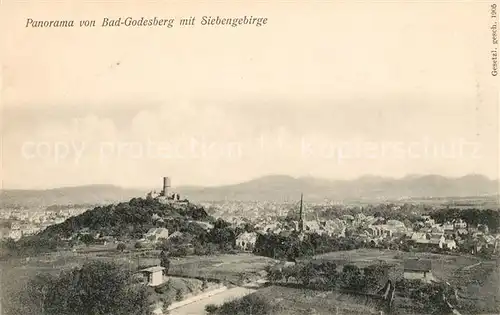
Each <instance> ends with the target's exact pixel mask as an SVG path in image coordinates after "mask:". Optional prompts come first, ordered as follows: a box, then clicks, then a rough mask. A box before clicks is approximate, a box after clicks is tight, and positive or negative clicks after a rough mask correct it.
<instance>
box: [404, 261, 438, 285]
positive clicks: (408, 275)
mask: <svg viewBox="0 0 500 315" xmlns="http://www.w3.org/2000/svg"><path fill="white" fill-rule="evenodd" d="M403 267H404V269H403V270H404V273H403V276H404V278H405V279H408V280H422V281H424V282H428V283H430V282H431V281H432V280H434V276H433V275H432V264H431V261H430V260H427V259H421V260H418V259H407V260H405V261H404V265H403Z"/></svg>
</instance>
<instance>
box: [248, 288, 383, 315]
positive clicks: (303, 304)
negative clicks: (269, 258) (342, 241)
mask: <svg viewBox="0 0 500 315" xmlns="http://www.w3.org/2000/svg"><path fill="white" fill-rule="evenodd" d="M253 294H255V295H260V296H262V297H264V298H265V299H266V300H267V301H269V302H270V304H271V305H273V306H276V308H277V311H275V312H274V313H273V315H298V314H301V315H302V314H325V315H327V314H328V315H332V314H334V315H335V314H338V315H368V314H379V301H376V300H373V299H371V298H368V297H365V296H354V295H347V294H342V293H338V292H322V291H314V290H304V289H296V288H290V287H281V286H270V287H266V288H263V289H260V290H258V291H257V292H255V293H253Z"/></svg>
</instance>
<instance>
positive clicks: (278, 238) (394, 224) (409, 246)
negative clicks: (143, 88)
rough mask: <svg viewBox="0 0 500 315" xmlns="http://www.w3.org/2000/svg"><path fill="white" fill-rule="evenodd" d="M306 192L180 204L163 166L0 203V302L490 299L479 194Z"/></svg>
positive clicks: (42, 308) (270, 305) (486, 231)
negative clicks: (71, 193) (144, 175)
mask: <svg viewBox="0 0 500 315" xmlns="http://www.w3.org/2000/svg"><path fill="white" fill-rule="evenodd" d="M269 180H270V178H267V179H266V181H268V182H269ZM272 180H273V181H274V180H276V178H272ZM279 180H280V181H281V180H283V178H280V179H279ZM247 186H251V185H250V184H248V185H247ZM261 189H265V187H262V188H261ZM310 195H311V194H310V192H309V193H307V194H304V193H297V194H296V195H292V196H287V197H284V198H283V200H282V201H272V200H271V201H267V202H266V201H245V200H243V201H236V200H227V199H224V200H214V201H204V202H193V201H191V200H190V199H189V198H188V197H186V196H184V194H183V193H182V192H181V190H177V189H173V188H172V187H171V181H170V178H169V177H164V178H163V181H162V185H161V189H159V191H156V190H152V191H150V192H146V193H144V194H143V197H141V196H137V197H134V198H132V199H129V200H128V201H122V202H116V203H109V204H97V205H95V206H90V205H88V204H82V205H67V204H66V205H50V206H47V207H45V208H44V209H43V210H41V209H29V208H26V207H18V208H17V209H16V208H12V207H10V208H9V207H5V208H4V209H2V212H1V214H0V215H1V217H0V219H1V224H2V227H1V230H0V231H1V234H0V237H1V238H2V244H3V246H2V248H1V255H2V258H3V260H2V264H3V265H4V267H5V268H4V270H5V272H6V276H5V277H4V279H6V286H5V288H6V289H5V290H2V307H3V311H4V313H5V314H75V315H76V314H91V313H88V311H87V310H88V309H93V308H96V307H97V308H99V309H101V308H102V309H101V310H100V311H96V312H97V313H99V314H111V313H113V314H121V313H120V312H121V311H124V312H125V310H126V311H127V312H130V313H132V314H153V313H155V314H186V315H187V314H228V315H229V314H231V315H233V314H257V313H258V314H290V313H293V314H313V313H314V314H332V313H335V312H337V313H338V314H380V313H383V314H389V313H392V314H446V313H450V314H451V313H457V314H477V313H491V314H493V313H497V312H499V311H500V309H498V306H499V303H497V301H498V300H497V299H498V298H499V297H500V294H497V293H499V292H498V287H499V283H498V276H499V273H498V271H499V270H498V264H497V261H498V258H499V254H498V252H499V250H500V249H499V248H498V247H499V246H498V243H499V241H500V217H499V212H498V211H499V209H498V205H495V203H494V201H493V199H492V198H491V197H490V196H476V197H470V196H469V197H467V198H465V197H461V198H437V199H430V200H429V199H403V200H399V201H378V202H370V201H366V200H358V201H357V202H354V201H351V202H345V201H344V200H342V201H335V200H324V201H323V202H319V201H310V200H308V196H310ZM67 270H73V272H72V273H67V272H66V271H67ZM96 273H99V274H100V275H101V276H100V277H98V278H96V277H92V276H90V275H91V274H96ZM75 277H76V278H75ZM72 279H73V280H72ZM76 279H77V280H76ZM69 283H71V284H69ZM131 288H133V289H131ZM33 290H35V291H33ZM82 290H83V291H82ZM94 290H95V292H94ZM30 292H31V293H30ZM32 292H39V293H37V294H32ZM40 292H45V293H40ZM54 292H59V293H58V294H57V295H55V294H54ZM96 292H101V293H100V294H101V295H98V297H97V298H88V297H89V296H95V294H97V293H96ZM104 292H108V293H106V294H105V293H104ZM40 294H41V295H40ZM105 295H108V296H109V297H108V298H105ZM124 298H126V299H127V300H128V301H129V303H120V301H122V300H123V299H124ZM75 299H76V300H75ZM130 301H133V303H132V302H130ZM75 303H76V304H75ZM255 310H258V312H257V313H256V311H255ZM79 312H80V313H79ZM110 312H111V313H110ZM294 312H295V313H294ZM92 314H94V313H92Z"/></svg>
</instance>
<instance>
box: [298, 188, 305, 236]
mask: <svg viewBox="0 0 500 315" xmlns="http://www.w3.org/2000/svg"><path fill="white" fill-rule="evenodd" d="M302 200H303V194H300V212H299V232H302V231H303V230H304V218H303V217H302Z"/></svg>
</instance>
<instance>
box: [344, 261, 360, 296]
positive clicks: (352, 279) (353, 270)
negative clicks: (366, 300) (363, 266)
mask: <svg viewBox="0 0 500 315" xmlns="http://www.w3.org/2000/svg"><path fill="white" fill-rule="evenodd" d="M362 279H363V278H362V275H361V270H359V268H358V266H356V265H344V268H343V269H342V274H341V276H340V286H341V287H342V288H343V289H348V290H359V289H360V288H361V287H362Z"/></svg>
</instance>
